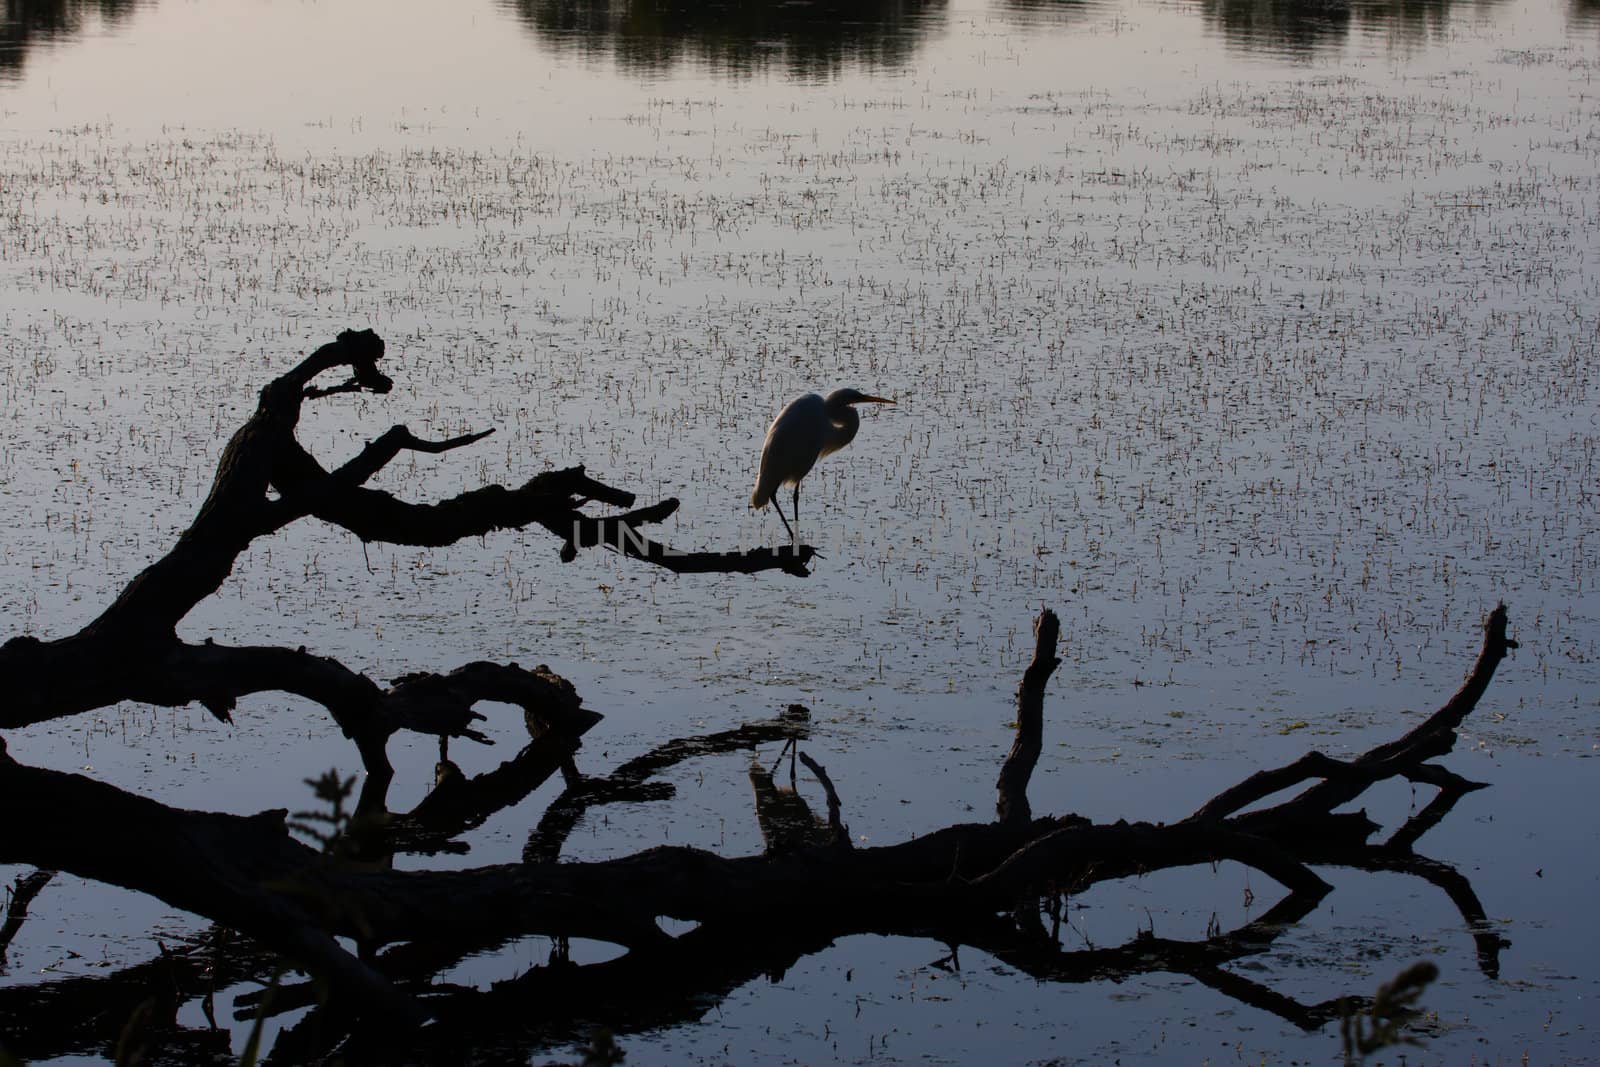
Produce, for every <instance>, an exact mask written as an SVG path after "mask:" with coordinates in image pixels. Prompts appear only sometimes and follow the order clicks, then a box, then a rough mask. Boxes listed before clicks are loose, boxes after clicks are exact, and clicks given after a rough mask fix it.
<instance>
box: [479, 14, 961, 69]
mask: <svg viewBox="0 0 1600 1067" xmlns="http://www.w3.org/2000/svg"><path fill="white" fill-rule="evenodd" d="M500 2H501V4H502V5H503V6H504V7H505V8H506V9H507V10H509V11H510V12H512V13H513V14H514V15H515V16H516V17H517V18H518V19H520V20H521V21H522V22H523V23H524V24H525V25H526V26H528V27H529V28H530V29H531V30H532V31H533V32H534V34H535V35H536V36H537V37H538V38H539V39H540V40H541V41H543V42H544V43H546V44H547V45H549V46H551V47H553V48H556V49H558V50H561V51H571V52H577V53H580V54H583V55H586V56H593V57H605V56H613V57H615V59H616V61H617V63H618V64H619V65H620V66H622V67H623V68H624V69H626V70H630V71H633V72H635V73H647V74H648V73H658V72H662V71H665V70H668V69H671V68H672V67H674V66H676V65H677V64H679V63H681V62H685V61H688V62H693V63H698V64H703V65H705V66H707V67H710V68H711V69H713V70H715V71H717V72H719V73H727V74H735V75H742V74H754V73H758V72H762V71H766V70H770V69H773V68H777V69H779V70H783V71H786V72H787V73H789V74H790V75H792V76H795V77H799V78H805V79H822V78H827V77H831V76H833V75H835V74H837V73H839V71H841V70H842V69H844V68H845V67H846V66H847V65H853V66H859V67H865V68H869V69H879V68H886V67H896V66H900V65H902V64H904V63H906V62H907V61H908V60H909V59H910V58H911V56H912V55H913V54H914V53H915V51H916V49H917V47H918V45H919V44H920V43H921V42H922V41H923V40H924V39H925V38H926V37H927V35H928V33H929V32H930V31H931V30H934V29H937V28H938V27H939V26H941V25H943V23H944V11H945V6H946V0H500Z"/></svg>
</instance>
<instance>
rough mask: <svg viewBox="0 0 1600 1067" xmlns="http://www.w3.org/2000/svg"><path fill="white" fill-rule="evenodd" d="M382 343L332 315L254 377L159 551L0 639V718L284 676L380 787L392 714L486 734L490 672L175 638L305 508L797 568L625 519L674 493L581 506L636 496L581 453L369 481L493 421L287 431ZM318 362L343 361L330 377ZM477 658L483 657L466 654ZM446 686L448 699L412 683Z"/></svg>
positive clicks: (176, 700)
mask: <svg viewBox="0 0 1600 1067" xmlns="http://www.w3.org/2000/svg"><path fill="white" fill-rule="evenodd" d="M383 356H384V343H383V341H382V339H380V338H379V337H378V336H377V335H376V334H375V333H373V332H372V331H371V330H362V331H345V332H344V333H341V334H340V335H339V337H338V338H337V339H336V340H335V341H333V342H331V343H330V344H326V345H323V346H322V347H321V348H319V349H317V350H316V351H315V352H313V353H312V354H311V355H309V356H307V357H306V358H305V359H304V360H302V361H301V362H300V364H299V365H297V366H296V367H294V368H292V369H291V370H289V371H288V372H286V373H284V374H283V375H281V376H280V377H278V378H276V379H274V380H272V381H271V382H269V383H267V385H266V386H265V387H264V388H263V389H262V390H261V394H260V400H259V403H258V405H257V408H256V411H255V413H254V414H253V415H251V416H250V418H249V419H248V420H246V422H245V423H244V425H243V426H241V427H240V428H239V430H238V431H237V432H236V433H235V434H234V435H233V437H232V438H231V439H230V440H229V441H228V443H227V445H226V446H225V447H224V449H223V452H222V455H221V457H220V459H219V461H218V464H217V471H216V475H215V479H214V481H213V483H212V486H211V491H210V493H209V494H208V495H207V497H206V499H205V501H204V503H203V504H202V505H201V507H200V510H199V512H198V513H197V514H196V516H195V518H194V520H193V522H192V523H191V524H190V526H189V528H188V529H187V530H185V531H184V533H183V534H182V536H180V537H179V538H178V541H177V543H176V544H175V545H174V546H173V547H172V549H171V550H170V551H169V552H168V553H167V554H166V555H165V556H163V557H161V558H160V559H158V560H156V561H155V562H154V563H152V564H151V565H150V566H149V567H147V568H145V570H144V571H142V572H141V573H140V574H138V575H137V576H135V577H134V578H133V579H132V580H131V581H130V582H129V583H128V584H127V586H126V587H125V588H124V589H123V590H122V592H121V593H120V594H119V595H118V596H117V597H116V598H115V600H114V601H113V603H112V604H111V605H110V606H109V607H108V608H107V609H106V610H105V611H104V612H103V613H102V614H101V615H100V616H99V617H98V618H96V619H95V620H94V621H93V622H91V623H90V624H89V625H88V626H86V627H84V628H83V629H82V630H80V631H79V632H77V633H75V634H71V635H67V636H64V637H59V638H56V639H53V640H40V639H38V638H35V637H31V636H23V637H16V638H13V639H12V640H10V641H8V642H6V643H5V644H4V645H3V646H0V686H3V687H4V688H5V690H6V691H7V692H8V693H9V694H11V695H12V697H13V699H10V700H8V701H7V702H6V703H5V705H4V706H3V707H0V728H4V727H21V726H27V725H31V724H34V723H39V722H45V721H48V720H51V719H55V718H60V717H63V716H67V715H73V714H77V713H80V712H83V711H88V710H92V709H95V708H100V707H105V706H107V705H109V704H114V703H116V702H118V701H121V700H137V701H143V702H146V703H152V704H159V705H164V706H174V707H176V706H182V705H184V704H189V703H199V704H201V705H203V706H204V707H206V708H207V709H208V710H209V711H210V712H211V713H212V714H214V715H215V716H216V717H217V718H219V719H221V720H223V721H225V722H226V721H229V718H230V715H231V712H232V710H233V708H234V706H235V705H236V703H237V702H238V700H239V699H240V698H242V697H244V696H247V695H249V694H252V693H260V692H266V691H285V692H290V693H295V694H298V695H301V696H304V697H306V698H308V699H310V700H312V701H315V702H316V703H318V704H321V705H322V706H323V707H325V708H326V709H327V711H328V713H329V714H330V715H331V716H332V717H333V719H334V721H335V722H337V723H338V725H339V727H340V728H341V729H342V730H343V731H344V733H345V734H346V735H347V736H348V737H350V738H351V740H352V741H354V742H355V744H356V747H357V749H358V751H359V752H360V753H361V756H362V759H363V761H364V762H365V763H366V765H367V769H368V771H369V772H370V773H371V774H372V775H374V776H375V777H376V778H377V779H378V781H379V784H380V786H381V784H382V783H384V782H386V781H387V776H388V774H389V765H388V762H387V758H386V756H385V755H384V750H385V747H386V743H387V740H388V738H389V736H390V735H392V734H393V733H394V732H395V731H396V730H400V729H405V730H416V731H420V732H424V733H430V734H434V735H436V736H438V737H440V738H449V737H468V738H472V739H476V740H481V739H482V735H481V734H479V733H477V732H476V731H475V730H474V729H473V727H472V723H473V722H474V721H475V720H476V719H477V716H476V715H475V714H473V713H472V711H471V704H472V702H473V701H475V700H481V699H494V698H493V697H490V696H488V695H487V690H489V689H491V688H493V687H494V686H495V685H499V684H502V683H501V682H496V681H494V680H492V679H487V678H478V679H476V680H465V679H463V678H461V677H459V675H460V674H461V673H462V671H467V670H468V668H463V669H462V671H458V672H456V676H447V677H448V679H449V681H448V682H446V681H444V680H441V681H440V682H439V683H438V684H437V685H436V684H434V683H431V682H426V681H425V680H424V679H422V678H420V677H418V678H412V679H408V680H407V681H408V684H407V685H397V686H395V687H394V688H393V689H391V690H384V689H382V688H381V687H380V686H378V685H377V684H376V683H374V682H373V681H372V680H370V679H368V678H366V677H365V676H364V675H362V674H360V673H359V672H358V671H354V670H351V669H350V668H348V667H345V666H344V665H342V664H340V663H338V662H337V661H334V660H331V659H328V658H326V657H321V656H316V655H311V654H307V653H306V652H304V650H298V651H296V650H291V649H284V648H227V647H223V646H220V645H215V644H213V643H211V642H205V643H204V644H201V645H191V644H186V643H184V642H182V641H180V640H179V639H178V637H177V634H176V628H177V625H178V623H179V622H180V621H181V620H182V619H183V618H184V617H185V616H186V615H188V613H189V612H190V611H191V610H192V609H193V608H194V607H195V605H196V604H198V603H199V602H200V601H201V600H203V599H205V598H206V597H208V596H210V595H211V594H213V593H215V592H216V591H217V589H218V588H220V587H221V585H222V583H223V581H224V580H226V578H227V577H228V575H229V574H230V573H231V571H232V569H233V566H234V563H235V561H236V560H237V559H238V557H239V555H240V553H242V552H243V551H244V550H245V549H246V548H247V547H248V546H249V545H250V543H251V542H252V541H254V540H255V539H257V538H260V537H264V536H268V535H270V534H273V533H275V532H277V531H278V530H281V529H282V528H283V527H285V526H287V525H289V524H290V523H292V522H295V521H297V520H299V519H303V518H317V519H321V520H323V521H325V522H328V523H331V524H333V525H336V526H340V527H343V528H344V529H346V530H349V531H350V532H352V533H354V534H355V535H356V536H358V537H360V538H361V539H362V540H363V541H386V542H389V543H393V544H408V545H446V544H452V543H454V542H456V541H460V540H462V539H463V538H467V537H472V536H477V535H481V534H486V533H489V532H491V531H494V530H499V529H518V528H523V527H528V526H542V527H544V528H546V529H548V530H550V531H551V532H553V533H555V534H556V535H557V536H558V537H559V538H561V539H562V540H563V543H564V546H565V549H566V550H570V552H569V553H567V554H566V555H565V558H571V554H572V553H575V552H576V550H577V548H578V547H588V546H593V545H610V546H613V547H616V548H617V549H618V550H619V551H621V552H622V553H623V554H624V555H627V556H630V557H633V558H637V559H639V560H641V561H644V562H647V563H653V564H656V565H658V566H662V567H666V568H668V569H670V570H673V571H676V572H726V573H756V572H759V571H765V570H779V571H783V572H786V573H789V574H794V575H802V576H803V575H805V574H806V573H807V564H808V563H809V561H810V560H811V559H812V558H813V556H814V555H815V551H814V550H813V549H811V548H809V547H804V546H802V547H801V548H799V549H798V550H794V551H789V550H784V551H772V550H765V549H763V550H760V551H756V552H748V553H719V552H687V553H685V552H678V551H676V550H674V549H672V548H670V547H668V546H666V545H663V544H661V543H659V542H655V541H649V540H647V539H644V538H642V537H641V536H640V535H639V534H638V528H639V527H640V526H642V525H644V524H647V523H655V522H660V521H662V520H663V519H665V518H666V517H668V516H669V515H671V514H672V513H673V512H675V511H676V510H677V508H678V502H677V501H676V500H665V501H662V502H660V503H658V504H654V505H650V506H648V507H643V508H637V509H635V510H632V511H629V512H627V513H625V514H623V515H619V516H609V517H604V516H602V517H596V516H592V515H588V514H586V513H585V512H584V511H583V510H582V509H583V507H584V506H585V505H587V504H589V503H592V502H598V503H601V504H605V505H609V506H615V507H623V508H632V507H633V504H634V495H633V494H632V493H630V492H627V491H626V490H622V489H617V488H614V487H612V486H608V485H605V484H603V483H602V482H599V481H597V480H596V479H594V478H592V477H590V476H589V475H588V474H587V473H586V472H585V471H584V469H583V468H582V467H570V468H566V469H564V470H551V471H545V472H543V473H541V474H538V475H536V476H534V477H533V478H531V479H529V480H528V481H527V482H526V483H524V484H523V485H521V486H519V487H515V488H508V487H505V486H498V485H491V486H485V487H483V488H481V489H475V490H472V491H469V492H465V493H462V494H460V495H458V496H455V497H452V498H450V499H447V500H442V501H437V502H433V503H426V504H418V503H411V502H407V501H403V500H400V499H398V498H396V497H395V496H393V495H391V494H390V493H387V492H382V491H379V490H375V489H370V488H367V487H366V485H365V483H366V482H368V481H369V480H370V479H371V478H372V477H373V476H374V475H375V474H377V473H378V472H379V471H381V470H382V469H383V468H384V467H385V466H387V465H388V464H389V463H391V462H392V461H393V460H394V459H395V458H396V457H397V456H399V455H400V454H402V453H403V452H408V451H409V452H420V453H425V454H440V453H444V452H449V451H453V450H455V449H459V448H465V447H468V446H470V445H472V444H475V443H476V442H478V441H480V440H482V439H483V437H485V436H486V435H487V433H488V432H489V431H487V430H486V431H481V432H477V433H468V434H462V435H460V436H456V437H452V438H448V439H446V440H439V441H429V440H424V439H422V438H419V437H417V436H416V435H415V434H413V433H412V432H411V431H410V430H409V429H407V428H406V427H404V426H396V427H394V428H392V429H390V430H389V431H387V432H386V433H384V434H382V435H381V436H380V437H379V438H378V439H377V440H375V441H372V442H371V443H369V444H368V445H366V446H365V447H364V448H363V449H362V450H361V451H360V452H359V453H358V454H357V455H356V456H354V457H352V458H351V459H349V460H348V461H346V462H345V463H344V464H343V465H341V466H338V467H336V468H335V469H334V470H332V471H331V472H330V471H328V470H327V469H325V468H324V467H323V466H322V464H321V463H319V462H318V461H317V460H316V458H314V457H313V456H312V455H311V454H310V453H309V452H307V451H306V450H305V449H304V448H303V447H302V446H301V445H300V444H299V442H298V441H297V440H296V439H295V430H296V427H297V426H298V424H299V420H300V415H301V412H302V409H303V407H304V405H305V404H306V403H308V402H312V401H316V400H320V399H323V398H326V397H332V396H338V395H342V394H346V393H358V392H366V393H375V394H384V393H387V392H389V391H390V389H391V388H392V386H393V383H392V381H391V380H390V379H389V378H388V377H387V376H386V375H385V374H383V373H382V371H380V370H379V369H378V368H379V363H380V362H381V360H382V359H383ZM330 372H345V373H347V377H345V378H343V379H341V380H338V381H336V382H335V383H334V384H331V385H319V384H317V380H318V379H319V377H321V376H322V375H324V374H328V373H330ZM477 673H478V674H479V675H482V674H484V673H485V672H484V670H483V669H481V668H479V669H478V670H477ZM447 689H448V690H450V692H449V694H448V696H449V699H447V700H445V701H443V702H442V703H435V702H433V701H432V700H431V699H422V698H421V696H419V694H421V693H422V692H423V691H426V695H427V696H428V697H429V698H431V697H432V696H434V695H436V694H440V693H444V692H445V690H447Z"/></svg>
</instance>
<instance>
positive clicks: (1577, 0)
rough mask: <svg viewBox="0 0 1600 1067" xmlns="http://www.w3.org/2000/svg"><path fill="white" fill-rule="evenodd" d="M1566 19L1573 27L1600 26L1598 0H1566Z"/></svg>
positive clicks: (1588, 27) (1599, 5) (1599, 3)
mask: <svg viewBox="0 0 1600 1067" xmlns="http://www.w3.org/2000/svg"><path fill="white" fill-rule="evenodd" d="M1567 19H1568V21H1569V22H1570V23H1571V25H1572V26H1573V28H1575V29H1579V28H1581V29H1592V28H1593V27H1595V26H1600V0H1568V3H1567Z"/></svg>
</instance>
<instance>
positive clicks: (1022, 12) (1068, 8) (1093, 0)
mask: <svg viewBox="0 0 1600 1067" xmlns="http://www.w3.org/2000/svg"><path fill="white" fill-rule="evenodd" d="M1000 6H1001V9H1002V10H1003V11H1004V12H1005V14H1006V15H1007V16H1008V17H1009V18H1010V19H1011V20H1012V21H1013V22H1015V23H1017V24H1019V25H1022V26H1031V25H1036V24H1045V23H1048V24H1052V25H1056V26H1064V25H1067V24H1069V23H1073V22H1077V21H1079V20H1080V19H1082V18H1084V17H1085V16H1087V15H1089V14H1090V13H1091V12H1094V11H1097V10H1100V9H1102V8H1104V7H1105V6H1106V4H1105V3H1104V0H1000Z"/></svg>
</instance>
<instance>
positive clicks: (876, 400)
mask: <svg viewBox="0 0 1600 1067" xmlns="http://www.w3.org/2000/svg"><path fill="white" fill-rule="evenodd" d="M856 403H857V404H893V403H894V401H893V400H890V399H889V398H888V397H886V396H864V397H862V398H861V399H859V400H857V401H856Z"/></svg>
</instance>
